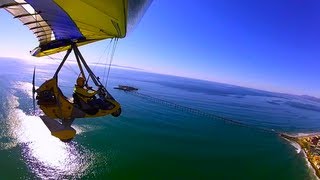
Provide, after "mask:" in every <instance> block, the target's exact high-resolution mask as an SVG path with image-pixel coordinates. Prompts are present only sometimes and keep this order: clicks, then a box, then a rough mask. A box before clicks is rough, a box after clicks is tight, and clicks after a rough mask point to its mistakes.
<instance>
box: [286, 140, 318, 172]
mask: <svg viewBox="0 0 320 180" xmlns="http://www.w3.org/2000/svg"><path fill="white" fill-rule="evenodd" d="M280 136H281V137H283V138H285V139H287V140H289V141H294V142H296V143H298V144H299V145H300V147H301V149H302V150H303V151H304V152H305V154H306V157H307V159H308V161H309V162H310V164H311V166H312V167H313V169H314V170H315V174H316V176H317V177H318V178H320V141H319V140H320V134H310V135H305V136H293V135H289V134H280Z"/></svg>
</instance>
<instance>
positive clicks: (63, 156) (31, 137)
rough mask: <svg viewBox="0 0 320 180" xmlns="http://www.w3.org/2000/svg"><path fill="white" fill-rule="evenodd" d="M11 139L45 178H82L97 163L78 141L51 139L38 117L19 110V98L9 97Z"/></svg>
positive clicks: (34, 173)
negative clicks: (67, 141) (93, 163)
mask: <svg viewBox="0 0 320 180" xmlns="http://www.w3.org/2000/svg"><path fill="white" fill-rule="evenodd" d="M7 102H8V103H7V106H8V108H7V109H8V112H7V117H8V118H7V120H6V127H7V129H6V131H7V136H8V137H10V139H13V141H14V144H15V145H17V146H21V149H22V159H23V160H24V161H25V163H26V164H27V166H28V167H29V169H30V170H31V173H32V174H33V175H31V176H36V177H38V178H41V179H66V178H67V179H68V178H71V177H73V178H74V177H77V178H81V177H83V176H84V175H86V174H87V173H88V171H89V169H90V168H89V167H90V166H91V165H92V164H91V163H90V162H94V161H93V159H94V156H93V153H91V152H90V151H89V150H87V149H85V148H84V147H83V146H81V145H79V144H77V143H76V142H74V141H73V142H71V143H64V142H61V141H60V140H59V139H57V138H55V137H53V136H51V134H50V131H49V130H48V129H47V127H46V126H45V125H44V123H43V122H42V120H41V119H40V118H39V117H37V116H31V115H27V114H25V113H24V112H23V111H22V110H21V109H18V108H17V107H18V105H19V103H18V98H17V97H15V96H13V95H11V97H8V98H7Z"/></svg>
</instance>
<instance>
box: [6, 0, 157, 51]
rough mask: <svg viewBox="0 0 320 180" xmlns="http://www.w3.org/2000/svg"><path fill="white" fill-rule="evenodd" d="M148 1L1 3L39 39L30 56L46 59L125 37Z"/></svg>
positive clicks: (33, 0) (20, 0) (23, 0)
mask: <svg viewBox="0 0 320 180" xmlns="http://www.w3.org/2000/svg"><path fill="white" fill-rule="evenodd" d="M150 3H151V0H72V1H69V0H0V8H4V9H5V10H7V11H8V12H9V13H11V14H12V15H13V16H14V18H16V19H19V20H20V21H21V22H22V23H23V24H24V25H26V26H28V28H29V29H30V30H31V31H32V32H33V33H34V34H35V36H36V37H37V38H38V41H39V46H38V47H37V48H35V49H34V50H33V51H32V55H33V56H37V57H40V56H46V55H50V54H54V53H58V52H61V51H65V50H67V49H69V48H70V44H71V43H76V44H77V46H81V45H85V44H88V43H92V42H96V41H99V40H103V39H108V38H124V37H125V36H126V33H127V31H128V30H130V28H132V27H134V26H135V24H137V23H138V22H139V20H140V18H141V17H142V16H143V14H144V12H145V10H146V9H147V7H148V6H149V5H150Z"/></svg>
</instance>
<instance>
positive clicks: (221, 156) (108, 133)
mask: <svg viewBox="0 0 320 180" xmlns="http://www.w3.org/2000/svg"><path fill="white" fill-rule="evenodd" d="M0 62H1V65H0V100H1V101H0V103H1V106H0V159H1V162H0V168H1V171H0V179H281V180H283V179H290V180H294V179H299V180H300V179H316V178H315V176H314V174H313V171H312V169H311V168H310V167H309V165H308V163H307V161H306V159H305V158H304V156H303V154H302V153H301V152H299V151H298V150H297V148H295V147H294V146H292V145H291V144H290V143H289V142H288V141H286V140H284V139H282V138H280V137H279V135H278V134H277V133H276V132H287V133H311V132H317V131H319V129H320V115H319V111H320V100H319V99H316V98H312V97H309V96H297V95H290V94H281V93H273V92H268V91H262V90H256V89H250V88H245V87H239V86H233V85H228V84H221V83H215V82H209V81H202V80H196V79H190V78H183V77H176V76H168V75H160V74H154V73H148V72H143V71H136V70H133V69H123V68H122V69H121V68H112V69H111V71H110V76H109V78H108V83H107V89H108V90H109V91H110V93H111V94H112V95H113V96H114V98H116V99H117V100H118V101H119V102H120V103H121V106H122V114H121V116H120V117H118V118H115V117H112V116H105V117H99V118H90V119H89V118H88V119H76V120H75V121H74V124H73V127H74V128H75V129H76V130H77V136H76V137H75V138H74V140H73V141H72V142H70V143H64V142H61V141H60V140H58V139H56V138H55V137H53V136H51V135H50V132H49V130H48V129H47V128H46V126H45V125H44V124H43V122H42V121H41V119H40V118H39V117H38V116H35V115H33V106H32V73H33V68H34V66H35V65H36V86H39V85H41V83H43V82H44V81H45V80H46V79H49V78H51V77H52V76H53V74H54V72H55V69H56V68H57V66H58V64H59V61H54V62H53V61H52V62H51V61H48V62H43V63H41V62H40V63H39V62H36V63H35V62H33V61H25V60H19V59H12V58H0ZM92 69H94V71H95V72H96V73H97V75H98V76H100V77H101V80H102V81H105V80H106V74H107V73H106V72H105V67H104V66H98V65H93V68H92ZM77 73H78V70H77V68H76V66H75V65H74V64H72V63H69V64H68V65H66V66H65V68H63V69H62V70H61V74H60V75H59V85H60V87H61V89H62V91H63V93H64V94H65V95H66V96H69V97H70V96H71V95H72V91H73V85H74V83H75V79H76V76H77ZM118 84H125V85H129V86H134V87H137V88H139V91H138V92H139V93H140V94H142V95H145V96H137V94H135V93H130V92H123V91H119V90H116V89H113V87H115V86H117V85H118ZM144 97H155V98H156V99H161V100H162V101H160V102H170V103H171V105H170V104H169V105H167V104H166V103H159V102H157V101H153V100H150V98H144ZM172 104H177V105H179V106H178V107H175V106H174V105H172ZM181 107H188V108H191V109H196V110H197V111H188V109H187V108H181ZM199 112H202V113H199ZM40 113H41V111H39V109H37V114H40ZM204 114H210V115H217V116H221V117H224V118H226V119H231V120H234V121H237V122H239V123H240V124H242V125H237V124H234V123H230V122H226V121H223V120H221V119H215V118H211V116H206V115H204Z"/></svg>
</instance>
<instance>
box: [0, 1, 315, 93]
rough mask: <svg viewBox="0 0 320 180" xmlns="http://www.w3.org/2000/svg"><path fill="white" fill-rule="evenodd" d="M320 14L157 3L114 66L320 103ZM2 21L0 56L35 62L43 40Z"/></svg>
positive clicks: (91, 54)
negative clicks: (34, 54) (31, 52)
mask: <svg viewBox="0 0 320 180" xmlns="http://www.w3.org/2000/svg"><path fill="white" fill-rule="evenodd" d="M318 9H320V2H318V1H308V2H303V1H289V0H281V1H276V0H272V1H255V0H245V1H241V2H239V1H237V0H227V1H211V0H203V1H201V2H199V1H194V0H188V1H175V2H171V1H153V3H152V4H151V6H150V7H149V9H148V10H147V12H146V14H145V15H144V17H143V18H142V20H141V22H140V23H139V24H138V26H137V27H136V28H135V29H134V30H133V31H132V32H130V33H129V34H128V35H127V37H126V38H124V39H122V40H120V41H119V44H118V47H117V51H116V54H115V57H114V61H113V62H114V64H116V65H119V66H127V67H135V68H139V69H144V70H146V71H149V72H155V73H160V74H169V75H175V76H182V77H189V78H195V79H203V80H208V81H213V82H220V83H226V84H233V85H237V86H243V87H249V88H254V89H261V90H267V91H273V92H281V93H289V94H298V95H311V96H315V97H320V85H319V82H318V80H317V77H319V75H320V72H319V71H318V69H319V67H320V62H319V61H318V59H319V58H320V52H319V50H318V49H319V47H320V36H319V33H320V25H319V23H318V22H319V21H320V12H319V11H318ZM164 12H165V13H164ZM0 22H1V23H0V25H1V27H2V28H1V32H2V33H1V34H0V38H1V39H2V44H5V46H1V48H2V50H1V52H0V56H1V57H19V58H25V59H32V60H34V59H35V58H31V57H30V55H29V50H31V49H33V48H34V47H36V46H37V45H38V42H37V40H36V38H35V37H34V35H33V34H32V32H31V31H29V29H28V28H27V27H24V26H23V25H22V23H21V22H20V21H19V20H17V19H13V17H12V15H10V14H9V13H8V12H6V11H4V10H0ZM106 44H108V42H106V41H101V42H98V43H94V44H92V45H87V46H84V47H81V51H82V53H83V54H84V56H85V57H86V59H87V60H88V61H89V62H96V59H98V58H99V56H100V55H101V53H102V52H104V49H105V47H106V46H107V45H106ZM61 56H62V55H58V57H61ZM37 61H39V59H37Z"/></svg>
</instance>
